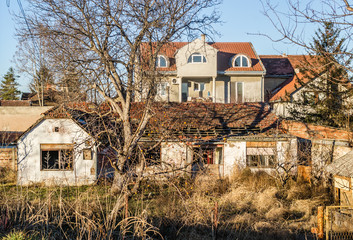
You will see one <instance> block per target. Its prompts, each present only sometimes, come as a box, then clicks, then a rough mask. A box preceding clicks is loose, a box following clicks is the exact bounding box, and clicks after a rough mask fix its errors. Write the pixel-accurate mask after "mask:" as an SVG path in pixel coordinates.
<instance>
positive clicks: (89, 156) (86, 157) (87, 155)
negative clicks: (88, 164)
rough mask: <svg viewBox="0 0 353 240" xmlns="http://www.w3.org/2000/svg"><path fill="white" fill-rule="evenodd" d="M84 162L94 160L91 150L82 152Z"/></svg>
mask: <svg viewBox="0 0 353 240" xmlns="http://www.w3.org/2000/svg"><path fill="white" fill-rule="evenodd" d="M82 153H83V160H92V150H91V149H90V148H85V149H83V151H82Z"/></svg>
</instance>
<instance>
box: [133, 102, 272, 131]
mask: <svg viewBox="0 0 353 240" xmlns="http://www.w3.org/2000/svg"><path fill="white" fill-rule="evenodd" d="M143 109H144V104H143V103H133V105H132V112H133V117H134V118H136V119H139V118H140V116H141V115H142V113H143ZM151 111H152V113H153V117H152V119H151V120H150V126H149V127H150V128H152V129H155V130H158V129H162V128H165V129H167V130H173V131H180V130H183V129H186V128H197V129H199V130H203V131H206V130H210V129H215V128H248V129H253V128H259V129H261V130H263V131H267V130H270V129H272V128H275V127H276V126H277V124H278V118H277V117H276V116H275V114H273V113H272V112H271V110H270V108H269V106H268V105H266V104H263V103H244V104H223V103H168V104H163V103H155V104H154V105H153V107H152V109H151Z"/></svg>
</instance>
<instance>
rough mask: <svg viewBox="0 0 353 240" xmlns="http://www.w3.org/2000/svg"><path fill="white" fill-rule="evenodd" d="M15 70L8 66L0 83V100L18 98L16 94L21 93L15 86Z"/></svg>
mask: <svg viewBox="0 0 353 240" xmlns="http://www.w3.org/2000/svg"><path fill="white" fill-rule="evenodd" d="M17 77H18V76H16V75H15V72H14V70H13V68H12V67H10V68H9V70H8V71H7V73H6V74H5V76H4V77H3V78H4V79H3V80H2V81H1V83H0V99H2V100H18V95H19V94H20V93H21V92H20V91H19V90H18V89H17V87H18V83H17V82H16V78H17Z"/></svg>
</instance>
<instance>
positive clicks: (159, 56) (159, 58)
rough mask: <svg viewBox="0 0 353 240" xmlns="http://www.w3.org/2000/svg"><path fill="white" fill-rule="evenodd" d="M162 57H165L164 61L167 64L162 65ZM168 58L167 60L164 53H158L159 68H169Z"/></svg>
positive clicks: (157, 64) (157, 65) (157, 62)
mask: <svg viewBox="0 0 353 240" xmlns="http://www.w3.org/2000/svg"><path fill="white" fill-rule="evenodd" d="M161 58H164V61H165V66H161ZM168 65H169V64H168V60H167V57H166V56H164V55H158V56H157V59H156V67H157V68H167V67H168Z"/></svg>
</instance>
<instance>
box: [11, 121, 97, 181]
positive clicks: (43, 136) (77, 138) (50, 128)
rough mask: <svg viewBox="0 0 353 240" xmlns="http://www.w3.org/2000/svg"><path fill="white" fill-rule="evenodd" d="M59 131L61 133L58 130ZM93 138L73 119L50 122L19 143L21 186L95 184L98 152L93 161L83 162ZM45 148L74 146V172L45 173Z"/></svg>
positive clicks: (47, 171)
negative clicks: (43, 154)
mask: <svg viewBox="0 0 353 240" xmlns="http://www.w3.org/2000/svg"><path fill="white" fill-rule="evenodd" d="M55 127H59V132H55V131H54V128H55ZM86 141H90V142H91V143H93V140H92V139H91V137H90V136H89V135H88V134H87V133H86V132H85V131H83V129H82V128H81V127H79V126H78V125H77V124H76V123H74V122H73V121H72V120H70V119H46V120H43V121H42V122H40V123H39V124H38V125H36V127H34V128H33V129H32V130H30V131H29V132H28V133H26V134H25V135H24V136H22V138H21V139H20V140H19V141H18V175H17V177H18V179H17V180H18V184H21V185H27V184H32V183H39V182H43V183H45V184H47V185H50V184H63V185H82V184H91V183H93V182H94V181H95V180H96V178H97V150H96V148H95V147H92V160H83V153H82V149H84V148H87V147H91V146H89V145H87V142H86ZM41 144H74V161H73V169H72V170H69V171H62V170H41V166H40V164H41V146H40V145H41Z"/></svg>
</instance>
